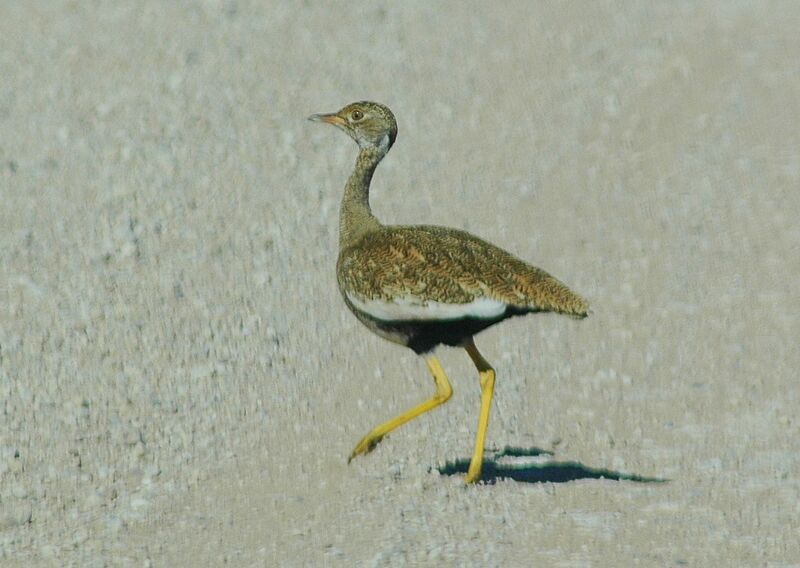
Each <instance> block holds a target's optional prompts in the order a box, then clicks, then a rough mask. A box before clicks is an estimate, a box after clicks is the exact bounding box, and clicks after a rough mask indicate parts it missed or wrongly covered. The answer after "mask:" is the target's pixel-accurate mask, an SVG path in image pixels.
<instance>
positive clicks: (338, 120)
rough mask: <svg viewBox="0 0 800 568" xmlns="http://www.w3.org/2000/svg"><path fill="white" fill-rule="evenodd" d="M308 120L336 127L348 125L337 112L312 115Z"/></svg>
mask: <svg viewBox="0 0 800 568" xmlns="http://www.w3.org/2000/svg"><path fill="white" fill-rule="evenodd" d="M308 120H313V121H314V122H327V123H328V124H333V125H334V126H344V125H345V124H346V123H345V120H344V119H343V118H342V117H340V116H339V115H338V114H336V113H335V112H331V113H329V114H312V115H311V116H309V117H308Z"/></svg>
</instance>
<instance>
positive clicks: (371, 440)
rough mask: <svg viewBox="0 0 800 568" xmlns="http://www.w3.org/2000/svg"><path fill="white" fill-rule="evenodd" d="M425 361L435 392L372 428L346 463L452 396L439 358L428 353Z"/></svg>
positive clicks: (451, 390)
mask: <svg viewBox="0 0 800 568" xmlns="http://www.w3.org/2000/svg"><path fill="white" fill-rule="evenodd" d="M425 362H426V363H428V369H430V371H431V374H432V375H433V380H434V381H435V382H436V394H435V395H433V397H432V398H430V399H429V400H426V401H425V402H423V403H422V404H419V405H417V406H415V407H414V408H412V409H411V410H408V411H406V412H404V413H403V414H401V415H400V416H398V417H397V418H393V419H392V420H389V421H388V422H384V423H383V424H381V425H380V426H376V427H375V428H373V429H372V430H371V431H370V433H369V434H367V435H366V436H364V437H363V438H362V439H361V441H360V442H359V443H358V444H356V447H355V448H354V449H353V453H351V454H350V457H349V458H348V459H347V463H350V461H351V460H352V459H353V458H354V457H356V456H357V455H360V454H367V453H369V452H371V451H372V450H373V449H374V448H375V446H377V445H378V443H380V441H381V440H382V439H383V437H384V436H385V435H386V434H388V433H389V432H391V431H392V430H394V429H395V428H397V427H398V426H402V425H403V424H405V423H406V422H408V421H409V420H413V419H414V418H416V417H417V416H419V415H420V414H424V413H425V412H428V411H429V410H431V409H434V408H436V407H437V406H439V405H440V404H444V403H445V402H447V401H448V400H449V398H450V397H451V396H453V387H451V386H450V381H448V380H447V375H445V374H444V369H442V366H441V365H440V364H439V360H438V359H436V357H434V356H433V355H430V356H428V357H426V358H425Z"/></svg>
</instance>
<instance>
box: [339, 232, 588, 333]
mask: <svg viewBox="0 0 800 568" xmlns="http://www.w3.org/2000/svg"><path fill="white" fill-rule="evenodd" d="M337 275H338V280H339V286H340V288H341V289H342V293H343V294H344V295H345V297H346V298H347V299H348V300H349V302H350V303H352V304H353V305H355V306H356V307H357V308H359V309H362V308H365V307H366V308H367V309H364V310H362V311H368V312H369V313H371V315H373V316H376V314H377V316H376V317H377V319H426V314H429V315H430V317H431V318H432V319H457V318H460V317H465V316H467V317H486V318H491V317H492V315H493V314H494V312H495V311H497V313H498V314H500V313H505V312H506V311H507V308H508V309H511V310H516V311H517V312H519V311H552V312H558V313H562V314H567V315H571V316H576V317H584V316H586V313H587V309H588V304H587V302H586V301H585V300H584V299H583V298H581V297H580V296H578V295H577V294H575V293H574V292H572V291H571V290H570V289H569V288H567V287H566V286H565V285H564V284H562V283H561V282H559V281H558V280H557V279H556V278H554V277H553V276H551V275H550V274H548V273H547V272H545V271H544V270H541V269H539V268H537V267H535V266H532V265H530V264H528V263H526V262H524V261H522V260H520V259H518V258H516V257H515V256H513V255H511V254H510V253H508V252H506V251H504V250H502V249H501V248H499V247H496V246H494V245H492V244H490V243H488V242H486V241H484V240H482V239H480V238H478V237H476V236H474V235H471V234H469V233H467V232H465V231H460V230H457V229H450V228H445V227H436V226H425V225H419V226H382V227H380V228H379V229H377V230H374V231H371V232H369V233H367V234H366V235H364V236H363V237H362V238H361V239H359V240H358V241H357V242H356V243H354V244H353V245H351V246H349V247H347V248H344V249H343V250H341V251H340V253H339V260H338V262H337ZM464 310H467V312H465V311H464ZM498 310H499V311H498ZM381 315H384V316H385V317H380V316H381ZM409 316H412V317H409ZM449 316H452V317H449Z"/></svg>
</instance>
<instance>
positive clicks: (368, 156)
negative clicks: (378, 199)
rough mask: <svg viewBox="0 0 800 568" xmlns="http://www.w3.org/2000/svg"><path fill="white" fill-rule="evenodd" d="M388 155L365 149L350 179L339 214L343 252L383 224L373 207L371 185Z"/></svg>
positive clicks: (378, 149)
mask: <svg viewBox="0 0 800 568" xmlns="http://www.w3.org/2000/svg"><path fill="white" fill-rule="evenodd" d="M385 155H386V151H385V150H383V149H382V148H373V147H368V148H362V149H361V151H360V152H359V154H358V158H357V159H356V167H355V168H354V169H353V173H352V174H351V175H350V179H349V180H347V186H346V187H345V189H344V197H343V198H342V208H341V211H340V212H339V250H343V249H345V248H347V247H348V246H350V245H352V244H354V243H355V242H356V241H357V240H358V239H360V238H361V237H362V236H364V235H365V234H366V233H369V232H370V231H374V230H376V229H378V228H380V226H381V224H380V221H378V219H376V218H375V215H373V214H372V210H371V209H370V207H369V184H370V182H371V181H372V174H373V173H375V168H376V167H377V166H378V163H379V162H380V161H381V159H383V157H384V156H385Z"/></svg>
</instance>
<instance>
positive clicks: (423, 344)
mask: <svg viewBox="0 0 800 568" xmlns="http://www.w3.org/2000/svg"><path fill="white" fill-rule="evenodd" d="M530 312H531V310H528V309H517V308H513V307H510V306H509V308H508V309H507V310H506V312H505V313H504V314H503V315H501V316H498V317H496V318H492V319H482V318H459V319H453V320H437V321H416V320H413V321H384V320H377V319H374V318H371V317H369V316H366V314H363V313H362V314H357V315H359V319H360V320H361V321H362V322H363V323H364V324H366V325H367V327H369V328H371V329H372V330H373V331H375V332H376V333H378V334H379V335H382V336H384V337H387V339H391V340H393V341H396V342H397V343H402V344H403V345H406V346H407V347H409V348H411V349H413V350H414V351H415V352H416V353H418V354H422V353H426V352H428V351H431V350H432V349H433V348H434V347H436V346H437V345H451V346H453V347H457V346H460V345H462V344H463V343H464V340H466V339H469V338H470V337H472V336H473V335H475V334H476V333H478V332H480V331H483V330H484V329H486V328H487V327H491V326H493V325H494V324H496V323H499V322H501V321H503V320H504V319H507V318H509V317H512V316H518V315H523V314H526V313H530ZM364 316H366V318H365V317H364ZM381 332H383V333H381ZM388 336H394V337H388Z"/></svg>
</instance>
